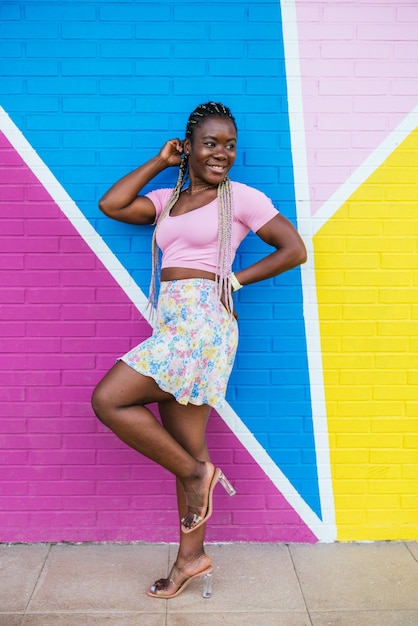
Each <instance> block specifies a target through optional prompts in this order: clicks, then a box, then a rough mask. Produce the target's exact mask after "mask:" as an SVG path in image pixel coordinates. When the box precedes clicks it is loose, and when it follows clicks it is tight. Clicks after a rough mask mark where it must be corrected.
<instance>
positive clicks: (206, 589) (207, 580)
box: [202, 572, 212, 598]
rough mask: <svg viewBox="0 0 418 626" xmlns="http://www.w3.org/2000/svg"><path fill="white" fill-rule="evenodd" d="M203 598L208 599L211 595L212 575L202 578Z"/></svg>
mask: <svg viewBox="0 0 418 626" xmlns="http://www.w3.org/2000/svg"><path fill="white" fill-rule="evenodd" d="M202 595H203V597H204V598H210V597H211V595H212V573H211V572H210V573H209V574H205V575H204V576H203V594H202Z"/></svg>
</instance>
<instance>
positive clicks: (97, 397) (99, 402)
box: [91, 383, 112, 425]
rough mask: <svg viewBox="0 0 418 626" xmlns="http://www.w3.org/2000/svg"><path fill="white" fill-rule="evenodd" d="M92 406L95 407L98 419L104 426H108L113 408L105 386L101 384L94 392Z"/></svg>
mask: <svg viewBox="0 0 418 626" xmlns="http://www.w3.org/2000/svg"><path fill="white" fill-rule="evenodd" d="M91 406H92V407H93V411H94V412H95V414H96V417H98V418H99V420H100V421H101V422H103V424H106V425H107V424H108V421H109V418H110V414H111V411H112V406H111V402H110V399H109V397H108V394H107V393H106V390H105V389H103V385H102V384H101V383H99V384H98V385H97V387H96V389H95V390H94V391H93V394H92V397H91Z"/></svg>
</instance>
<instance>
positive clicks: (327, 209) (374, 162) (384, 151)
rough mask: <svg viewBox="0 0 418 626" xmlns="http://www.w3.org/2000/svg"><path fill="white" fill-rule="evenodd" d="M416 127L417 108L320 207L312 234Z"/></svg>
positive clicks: (417, 119) (417, 122)
mask: <svg viewBox="0 0 418 626" xmlns="http://www.w3.org/2000/svg"><path fill="white" fill-rule="evenodd" d="M417 127H418V106H417V107H415V109H413V110H412V111H411V112H410V113H409V114H408V115H407V116H406V117H405V118H404V119H403V120H402V121H401V123H400V124H399V125H398V126H397V127H396V128H395V129H394V130H393V131H392V132H391V133H390V134H389V135H388V136H387V137H386V138H385V139H384V140H383V141H382V143H381V144H380V145H379V146H378V147H377V148H376V149H375V150H373V152H372V153H371V154H370V155H369V156H368V157H367V159H366V160H365V161H363V163H362V164H361V165H360V166H359V167H358V168H357V169H356V170H355V171H354V172H353V173H352V174H351V175H350V176H349V177H348V178H347V180H346V181H345V183H343V184H342V185H341V187H339V188H338V189H337V191H336V192H335V193H334V194H333V195H332V196H331V197H330V198H329V199H328V200H327V201H326V202H325V203H324V204H323V205H322V206H321V208H320V209H319V211H318V212H317V213H316V214H315V216H314V218H313V227H314V234H315V233H317V232H318V230H319V229H320V228H322V226H323V225H324V224H325V223H326V222H327V221H328V220H329V219H330V218H331V217H332V216H333V215H334V213H335V212H336V211H337V210H338V209H339V208H340V207H341V206H342V205H343V204H344V203H345V202H347V200H348V198H349V197H350V196H351V195H352V194H353V193H354V192H355V191H356V190H357V189H358V188H359V187H360V186H361V185H362V184H363V183H364V182H365V181H366V180H367V179H368V178H369V177H370V176H371V175H372V174H373V172H375V171H376V170H377V169H378V168H379V167H380V166H381V165H382V164H383V163H384V162H385V161H386V159H387V158H388V157H389V156H390V155H391V154H392V153H393V152H394V151H395V150H396V148H397V147H398V146H399V145H400V144H401V143H402V142H403V141H404V140H405V139H406V138H407V137H408V135H410V134H411V133H412V132H413V131H414V130H415V129H416V128H417Z"/></svg>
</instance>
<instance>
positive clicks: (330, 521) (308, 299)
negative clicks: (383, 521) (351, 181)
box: [281, 0, 337, 541]
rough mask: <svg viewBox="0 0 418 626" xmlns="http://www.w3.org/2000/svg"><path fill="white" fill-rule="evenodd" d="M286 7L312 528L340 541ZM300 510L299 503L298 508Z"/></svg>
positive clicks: (286, 1) (301, 124)
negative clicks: (313, 467) (313, 492)
mask: <svg viewBox="0 0 418 626" xmlns="http://www.w3.org/2000/svg"><path fill="white" fill-rule="evenodd" d="M281 10H282V28H283V45H284V52H285V55H284V56H285V62H286V78H287V92H288V104H289V124H290V137H291V146H292V158H293V172H294V181H295V196H296V212H297V220H298V230H299V233H300V234H301V236H302V238H303V240H304V242H305V245H306V248H307V251H308V261H307V263H305V264H304V265H303V266H302V267H301V278H302V290H303V302H304V318H305V332H306V347H307V357H308V367H309V378H310V392H311V407H312V421H313V432H314V440H315V450H316V464H317V472H318V485H319V497H320V502H321V511H322V519H323V521H322V525H321V526H320V527H317V526H314V525H312V526H311V528H312V530H314V528H316V530H315V531H314V532H315V533H316V535H317V537H318V539H319V540H320V541H335V539H336V536H337V529H336V521H335V505H334V494H333V489H332V475H331V460H330V451H329V438H328V421H327V414H326V403H325V389H324V376H323V369H322V353H321V343H320V329H319V316H318V304H317V297H316V281H315V268H314V254H313V241H312V218H311V203H310V195H309V178H308V166H307V150H306V142H305V121H304V119H305V118H304V111H303V96H302V81H301V72H300V63H299V36H298V31H297V14H296V5H295V1H294V0H282V1H281ZM295 510H298V509H296V508H295ZM298 512H299V510H298ZM312 523H313V522H312Z"/></svg>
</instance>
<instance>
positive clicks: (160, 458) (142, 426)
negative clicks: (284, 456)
mask: <svg viewBox="0 0 418 626" xmlns="http://www.w3.org/2000/svg"><path fill="white" fill-rule="evenodd" d="M153 402H158V403H160V405H161V406H164V404H165V403H166V402H169V403H170V404H174V405H177V404H178V403H177V402H176V401H175V400H174V399H173V396H172V395H171V394H169V393H166V392H164V391H162V390H161V389H160V388H159V387H158V385H157V383H156V382H155V381H154V380H153V379H152V378H150V377H148V376H143V375H142V374H139V373H138V372H136V371H135V370H134V369H132V368H131V367H129V366H128V365H126V363H123V361H119V362H118V363H117V364H116V365H114V366H113V368H112V369H111V370H110V371H109V372H108V373H107V374H106V376H105V377H104V378H103V379H102V381H101V382H100V383H99V384H98V385H97V387H96V389H95V391H94V393H93V398H92V405H93V409H94V411H95V413H96V415H97V416H98V418H99V419H100V420H101V421H102V422H103V423H104V424H105V425H106V426H108V427H109V428H110V429H111V430H112V431H113V432H114V433H115V434H116V435H117V436H118V437H119V438H120V439H121V440H122V441H124V442H125V443H126V444H128V445H129V446H130V447H131V448H133V449H134V450H137V451H138V452H140V453H141V454H143V455H144V456H146V457H148V458H149V459H152V460H153V461H155V462H156V463H158V464H159V465H161V466H162V467H165V468H166V469H167V470H168V471H170V472H172V473H173V474H174V475H175V476H176V477H177V478H178V480H179V481H180V482H181V484H182V486H183V488H184V490H185V491H186V492H191V493H192V492H195V493H197V494H205V493H207V492H208V489H209V486H210V483H211V480H212V473H211V471H210V466H209V467H208V466H207V465H205V464H204V463H202V462H201V461H200V460H198V459H196V457H194V456H193V455H192V454H190V452H189V451H188V450H187V449H185V448H184V447H183V446H182V444H181V443H179V441H177V440H176V439H175V438H174V437H173V436H172V435H171V434H170V432H169V431H168V429H167V428H164V427H163V426H162V425H161V424H160V423H159V422H158V421H157V420H156V418H155V417H154V415H153V414H152V413H151V411H150V410H149V409H148V408H146V406H144V405H145V404H150V403H153ZM179 406H180V405H179ZM197 408H199V407H197ZM205 419H207V417H206V418H205ZM205 423H206V421H205ZM189 509H190V511H191V512H192V513H196V514H197V515H199V514H201V512H202V511H201V509H199V508H193V507H189ZM195 532H197V529H196V531H195Z"/></svg>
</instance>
